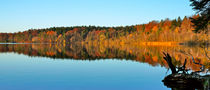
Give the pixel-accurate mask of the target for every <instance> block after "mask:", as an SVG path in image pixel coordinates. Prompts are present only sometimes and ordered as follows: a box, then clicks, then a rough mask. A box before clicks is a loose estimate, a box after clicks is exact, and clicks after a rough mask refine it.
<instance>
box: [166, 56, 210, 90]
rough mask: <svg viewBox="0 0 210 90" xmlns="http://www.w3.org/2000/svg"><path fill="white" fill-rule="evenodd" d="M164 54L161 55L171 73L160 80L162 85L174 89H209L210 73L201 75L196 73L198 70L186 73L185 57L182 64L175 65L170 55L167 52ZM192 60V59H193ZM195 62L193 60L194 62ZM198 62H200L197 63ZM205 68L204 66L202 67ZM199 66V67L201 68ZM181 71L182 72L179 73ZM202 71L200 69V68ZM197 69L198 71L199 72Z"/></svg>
mask: <svg viewBox="0 0 210 90" xmlns="http://www.w3.org/2000/svg"><path fill="white" fill-rule="evenodd" d="M163 54H164V55H165V56H164V57H163V58H164V59H165V60H166V62H167V64H168V66H169V68H170V70H171V71H172V74H170V75H168V76H166V77H165V78H164V79H163V80H162V81H163V82H164V85H165V86H167V87H170V88H172V89H176V90H180V89H181V90H183V89H184V90H194V89H201V90H210V75H205V76H201V75H199V74H197V73H198V72H196V73H195V72H192V73H191V74H188V73H186V72H187V71H188V69H186V63H187V59H185V62H184V64H183V66H181V67H176V66H174V65H173V63H172V59H171V56H170V55H169V54H168V53H167V54H166V53H163ZM193 62H194V59H193ZM194 63H195V62H194ZM197 64H200V63H197ZM203 68H205V67H203ZM203 68H201V69H203ZM180 71H182V73H180ZM201 71H202V70H201ZM201 71H199V72H201Z"/></svg>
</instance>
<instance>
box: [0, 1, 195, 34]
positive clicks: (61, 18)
mask: <svg viewBox="0 0 210 90" xmlns="http://www.w3.org/2000/svg"><path fill="white" fill-rule="evenodd" d="M194 13H195V12H194V11H193V10H192V7H190V2H189V0H0V32H18V31H25V30H28V29H31V28H35V29H38V28H49V27H61V26H65V27H67V26H81V25H96V26H126V25H136V24H142V23H147V22H149V21H152V20H161V19H165V18H169V19H174V18H177V17H178V16H180V17H182V18H183V17H184V16H191V15H193V14H194Z"/></svg>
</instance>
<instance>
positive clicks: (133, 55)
mask: <svg viewBox="0 0 210 90" xmlns="http://www.w3.org/2000/svg"><path fill="white" fill-rule="evenodd" d="M163 50H164V51H167V52H169V53H170V54H171V55H172V57H173V58H172V59H173V61H172V62H173V63H174V64H175V65H176V66H180V65H183V63H184V59H185V58H187V59H188V60H189V59H191V57H190V56H189V55H185V54H184V53H183V51H185V52H189V50H190V53H191V54H192V55H193V56H194V57H195V60H196V62H199V63H202V64H204V65H205V66H206V68H207V69H209V68H210V65H209V64H210V63H209V61H208V59H207V58H206V56H205V52H204V51H203V49H202V48H199V47H194V48H189V47H184V46H174V47H161V46H158V47H157V46H156V47H154V46H126V45H114V44H113V45H112V44H100V43H99V44H78V45H77V44H74V45H64V46H62V45H60V44H59V45H56V44H13V45H11V44H9V45H5V44H2V45H0V52H15V53H18V54H25V55H28V56H32V57H33V56H41V57H49V58H60V59H69V58H72V59H75V60H96V59H114V58H116V59H120V60H122V59H125V60H133V61H137V62H143V63H148V64H150V65H152V66H157V65H161V66H164V67H168V65H167V63H166V61H165V60H163V58H162V53H161V52H162V51H163ZM186 67H187V68H189V69H192V70H199V69H200V66H198V65H195V64H193V62H191V61H189V62H188V63H187V64H186Z"/></svg>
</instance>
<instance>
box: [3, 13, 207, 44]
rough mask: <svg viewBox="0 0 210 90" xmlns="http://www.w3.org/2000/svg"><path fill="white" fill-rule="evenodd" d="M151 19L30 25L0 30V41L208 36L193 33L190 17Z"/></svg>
mask: <svg viewBox="0 0 210 90" xmlns="http://www.w3.org/2000/svg"><path fill="white" fill-rule="evenodd" d="M198 17H199V15H194V16H192V17H186V16H185V17H184V19H181V18H180V17H179V18H177V19H173V20H169V19H165V20H161V21H151V22H149V23H147V24H140V25H133V26H122V27H120V26H119V27H99V26H98V27H96V26H75V27H52V28H46V29H30V30H28V31H24V32H17V33H0V42H1V43H9V42H10V43H60V44H70V43H81V42H82V43H88V42H91V43H101V44H107V43H111V42H114V43H118V44H122V45H123V44H128V43H139V42H206V41H208V40H207V38H209V36H208V35H206V34H204V33H194V32H193V30H194V26H193V23H192V22H191V19H190V18H198Z"/></svg>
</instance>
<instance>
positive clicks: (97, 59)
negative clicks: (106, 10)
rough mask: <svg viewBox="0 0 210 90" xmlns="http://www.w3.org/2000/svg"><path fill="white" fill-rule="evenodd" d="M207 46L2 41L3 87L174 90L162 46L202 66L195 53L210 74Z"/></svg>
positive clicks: (9, 89) (179, 62) (194, 67)
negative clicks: (167, 79) (167, 83)
mask: <svg viewBox="0 0 210 90" xmlns="http://www.w3.org/2000/svg"><path fill="white" fill-rule="evenodd" d="M206 51H207V52H209V51H208V50H207V49H205V48H204V49H203V48H200V47H188V46H171V47H170V46H167V47H166V46H139V47H135V46H133V47H123V46H122V47H109V46H107V47H106V46H103V45H65V46H61V45H60V46H59V45H56V44H0V89H1V90H14V89H15V90H23V89H24V90H37V89H38V90H46V89H50V90H60V89H64V90H65V89H67V90H69V89H70V90H81V89H84V90H111V89H114V90H139V89H141V90H170V89H171V88H170V87H167V86H165V85H164V83H163V82H162V80H163V79H164V77H166V76H167V75H169V74H171V71H170V70H169V71H168V70H167V69H168V68H169V67H168V65H167V62H166V61H165V60H163V54H162V52H168V53H169V54H170V55H171V56H172V57H173V58H174V61H173V63H174V64H175V65H176V66H181V65H183V63H184V59H185V58H187V60H188V63H187V64H186V66H187V68H188V69H190V70H191V72H192V71H198V70H199V69H200V66H198V65H195V64H193V63H192V61H191V56H190V55H192V56H194V58H195V60H196V61H197V62H200V63H202V64H203V65H205V67H206V68H205V72H202V73H201V74H203V75H208V74H209V73H206V71H207V70H208V69H209V68H210V62H209V60H208V58H207V56H208V55H209V53H207V54H206ZM188 54H190V55H188ZM209 56H210V55H209Z"/></svg>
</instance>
